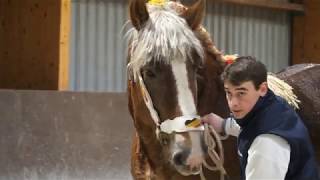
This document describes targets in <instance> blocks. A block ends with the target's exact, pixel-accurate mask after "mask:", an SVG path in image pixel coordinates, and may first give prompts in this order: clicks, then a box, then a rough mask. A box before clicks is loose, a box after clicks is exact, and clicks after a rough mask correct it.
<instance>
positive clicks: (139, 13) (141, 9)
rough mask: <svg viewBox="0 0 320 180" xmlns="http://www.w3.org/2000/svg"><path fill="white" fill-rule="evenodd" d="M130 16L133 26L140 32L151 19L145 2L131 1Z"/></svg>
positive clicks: (139, 0) (143, 0)
mask: <svg viewBox="0 0 320 180" xmlns="http://www.w3.org/2000/svg"><path fill="white" fill-rule="evenodd" d="M129 14H130V19H131V23H132V25H133V26H134V27H135V28H136V29H137V30H140V29H141V28H142V26H143V25H144V24H145V22H147V21H148V19H149V13H148V10H147V5H146V1H145V0H131V1H130V2H129Z"/></svg>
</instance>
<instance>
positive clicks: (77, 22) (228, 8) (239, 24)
mask: <svg viewBox="0 0 320 180" xmlns="http://www.w3.org/2000/svg"><path fill="white" fill-rule="evenodd" d="M127 8H128V7H127V1H126V0H73V1H72V32H71V35H72V37H71V64H70V84H69V89H70V90H76V91H108V92H123V91H125V90H126V44H125V40H124V39H123V34H124V33H123V32H125V30H124V31H122V29H123V27H124V24H125V22H126V21H127V20H128V11H127ZM204 24H205V27H207V30H208V31H209V32H210V34H211V36H212V37H213V39H214V42H215V43H216V45H217V47H218V48H219V49H220V50H222V51H224V52H225V53H228V54H239V55H253V56H256V57H257V58H258V59H260V60H261V61H263V62H264V63H265V64H266V65H267V67H268V68H269V70H270V71H273V72H276V71H278V70H280V69H282V68H283V67H286V66H287V65H288V62H289V44H290V38H289V32H290V21H289V16H288V14H287V12H284V11H274V10H270V9H263V8H256V7H245V6H238V5H230V4H215V3H212V2H209V3H208V5H207V15H206V19H205V21H204Z"/></svg>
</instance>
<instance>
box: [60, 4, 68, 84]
mask: <svg viewBox="0 0 320 180" xmlns="http://www.w3.org/2000/svg"><path fill="white" fill-rule="evenodd" d="M70 25H71V0H61V23H60V48H59V49H60V50H59V90H67V89H68V86H69V62H70V57H69V49H70V48H69V47H70V43H69V41H70Z"/></svg>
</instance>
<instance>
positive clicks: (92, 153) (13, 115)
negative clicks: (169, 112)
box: [0, 90, 133, 180]
mask: <svg viewBox="0 0 320 180" xmlns="http://www.w3.org/2000/svg"><path fill="white" fill-rule="evenodd" d="M0 114H1V116H0V180H22V179H23V180H64V179H68V180H73V179H74V180H75V179H77V180H80V179H81V180H85V179H88V180H89V179H90V180H92V179H94V180H100V179H101V180H102V179H104V180H106V179H110V180H111V179H112V180H118V179H119V180H120V179H131V176H130V172H129V165H130V147H131V137H132V133H133V127H132V121H131V118H130V116H129V113H128V110H127V98H126V95H125V94H124V93H74V92H54V91H4V90H1V91H0Z"/></svg>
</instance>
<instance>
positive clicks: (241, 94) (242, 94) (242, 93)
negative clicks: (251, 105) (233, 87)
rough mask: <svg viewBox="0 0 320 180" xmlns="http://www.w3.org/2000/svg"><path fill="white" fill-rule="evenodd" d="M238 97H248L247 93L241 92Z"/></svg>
mask: <svg viewBox="0 0 320 180" xmlns="http://www.w3.org/2000/svg"><path fill="white" fill-rule="evenodd" d="M238 95H239V96H240V97H241V96H244V95H246V93H245V92H239V93H238Z"/></svg>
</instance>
